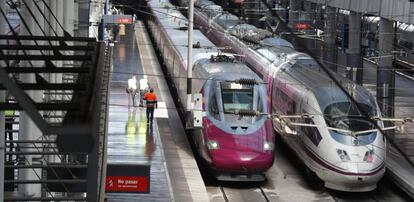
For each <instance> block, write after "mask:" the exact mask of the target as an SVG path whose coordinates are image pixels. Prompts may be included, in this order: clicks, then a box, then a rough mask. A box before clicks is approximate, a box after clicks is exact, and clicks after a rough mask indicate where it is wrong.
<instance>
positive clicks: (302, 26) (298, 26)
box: [295, 23, 310, 30]
mask: <svg viewBox="0 0 414 202" xmlns="http://www.w3.org/2000/svg"><path fill="white" fill-rule="evenodd" d="M295 28H296V29H297V30H305V29H309V28H310V25H309V24H308V23H296V25H295Z"/></svg>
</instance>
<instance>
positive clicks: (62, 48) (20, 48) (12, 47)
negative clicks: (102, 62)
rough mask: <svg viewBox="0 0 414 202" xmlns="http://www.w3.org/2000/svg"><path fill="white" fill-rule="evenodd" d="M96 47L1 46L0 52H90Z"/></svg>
mask: <svg viewBox="0 0 414 202" xmlns="http://www.w3.org/2000/svg"><path fill="white" fill-rule="evenodd" d="M94 49H95V46H90V45H86V46H50V45H38V46H36V45H0V50H55V51H59V50H62V51H70V50H73V51H75V50H79V51H88V50H91V51H92V50H94Z"/></svg>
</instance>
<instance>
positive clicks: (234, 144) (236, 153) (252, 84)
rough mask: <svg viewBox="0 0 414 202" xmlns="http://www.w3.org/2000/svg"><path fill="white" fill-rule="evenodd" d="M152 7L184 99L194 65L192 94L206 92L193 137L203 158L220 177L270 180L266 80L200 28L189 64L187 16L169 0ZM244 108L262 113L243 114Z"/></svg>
mask: <svg viewBox="0 0 414 202" xmlns="http://www.w3.org/2000/svg"><path fill="white" fill-rule="evenodd" d="M148 7H149V12H151V13H152V16H151V17H150V19H149V20H148V27H149V30H150V32H151V33H152V37H153V39H154V41H155V44H154V45H155V47H157V49H158V50H159V52H161V54H162V58H163V60H164V63H165V65H166V68H167V71H168V72H169V75H170V76H171V77H172V81H173V83H174V87H175V89H176V91H177V94H178V99H179V101H181V102H180V103H185V101H186V96H187V95H186V87H187V83H186V76H187V68H188V67H189V68H193V79H192V93H201V94H202V96H203V104H202V108H203V109H202V111H203V112H202V113H203V127H202V129H200V130H196V131H195V132H194V137H193V138H192V139H194V141H195V145H196V147H197V150H198V153H199V154H200V156H201V157H202V159H203V160H204V162H206V163H207V165H208V166H209V167H210V168H211V170H212V171H213V173H214V174H215V176H216V177H217V179H218V180H221V181H263V180H265V175H264V172H265V171H266V170H268V169H269V168H270V167H271V166H272V164H273V160H274V141H275V139H274V132H273V129H272V123H271V120H270V119H269V118H268V116H267V115H266V114H268V113H270V106H269V104H270V101H269V99H268V96H267V92H266V87H265V84H264V82H263V80H262V79H261V78H260V77H258V76H257V75H256V74H255V73H254V72H253V71H251V70H250V69H249V68H248V67H247V66H246V65H245V64H244V63H241V62H239V61H237V60H236V59H235V58H234V56H233V55H229V54H221V53H220V50H219V49H218V48H217V47H216V46H215V45H214V44H213V43H212V42H210V41H209V40H208V39H207V38H206V37H205V36H204V35H203V34H202V33H201V32H200V31H198V30H194V34H193V39H194V44H195V45H194V46H193V47H194V49H193V53H192V56H193V58H194V59H193V61H194V62H193V64H188V65H187V50H188V44H187V34H188V32H187V30H186V29H185V27H186V26H187V25H186V24H187V19H186V18H185V17H184V16H183V15H182V14H181V13H180V12H179V11H177V10H176V9H175V7H174V6H173V5H172V4H170V3H169V1H167V0H149V1H148ZM243 81H244V82H243ZM246 81H248V82H246ZM180 105H182V106H181V107H182V109H184V110H185V107H186V105H185V104H180ZM240 111H253V112H255V113H258V112H259V113H258V114H261V115H258V116H241V115H240Z"/></svg>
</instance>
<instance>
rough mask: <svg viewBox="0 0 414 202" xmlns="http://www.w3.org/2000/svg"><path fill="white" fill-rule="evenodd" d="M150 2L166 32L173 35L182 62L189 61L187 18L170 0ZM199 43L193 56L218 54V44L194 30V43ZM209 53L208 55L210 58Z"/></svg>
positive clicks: (172, 38) (152, 0) (194, 49)
mask: <svg viewBox="0 0 414 202" xmlns="http://www.w3.org/2000/svg"><path fill="white" fill-rule="evenodd" d="M148 4H149V5H150V6H151V8H152V9H153V10H154V11H155V12H154V15H155V16H156V17H157V18H158V19H159V21H160V23H161V25H162V27H163V28H164V30H165V32H166V33H167V34H168V35H169V36H170V37H171V40H172V43H173V44H174V46H175V48H176V49H177V50H178V51H179V53H180V55H181V60H182V62H184V63H187V49H188V31H187V30H186V29H183V28H186V27H187V23H188V21H187V18H186V17H185V16H183V15H182V14H181V13H180V12H179V11H178V10H176V9H175V6H174V5H172V4H171V3H170V2H169V1H166V0H161V1H159V0H151V1H149V2H148ZM197 43H199V44H200V46H201V47H200V48H193V58H200V57H196V56H197V55H198V54H204V55H205V53H209V55H216V54H217V52H218V50H217V48H216V46H215V45H214V44H213V43H212V42H211V41H210V40H208V39H207V37H205V36H204V35H203V34H202V33H201V32H200V31H199V30H193V44H197ZM209 55H206V57H207V58H209ZM194 62H195V60H194Z"/></svg>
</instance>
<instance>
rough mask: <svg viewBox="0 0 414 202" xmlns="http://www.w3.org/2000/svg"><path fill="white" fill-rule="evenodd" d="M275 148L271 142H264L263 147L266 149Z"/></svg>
mask: <svg viewBox="0 0 414 202" xmlns="http://www.w3.org/2000/svg"><path fill="white" fill-rule="evenodd" d="M274 148H275V146H274V144H273V143H271V142H265V143H264V144H263V149H264V150H273V149H274Z"/></svg>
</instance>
